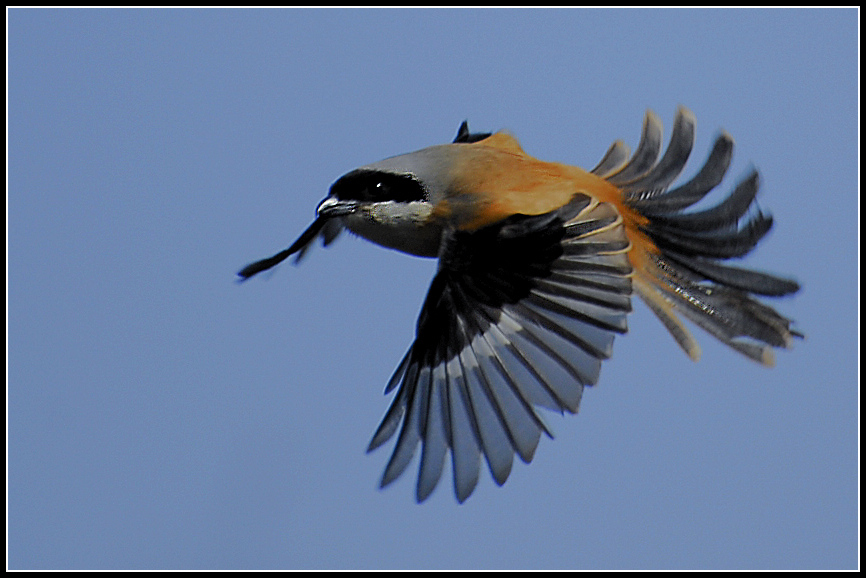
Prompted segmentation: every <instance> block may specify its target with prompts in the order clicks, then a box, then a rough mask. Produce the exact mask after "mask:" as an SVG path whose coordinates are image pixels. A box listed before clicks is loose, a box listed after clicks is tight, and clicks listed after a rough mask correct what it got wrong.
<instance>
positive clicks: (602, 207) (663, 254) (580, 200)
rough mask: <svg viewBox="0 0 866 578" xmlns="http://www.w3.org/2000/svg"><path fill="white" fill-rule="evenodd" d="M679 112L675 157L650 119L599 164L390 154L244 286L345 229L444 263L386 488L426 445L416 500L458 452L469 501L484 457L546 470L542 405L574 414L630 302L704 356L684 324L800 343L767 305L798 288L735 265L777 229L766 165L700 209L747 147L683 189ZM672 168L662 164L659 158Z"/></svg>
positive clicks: (497, 143) (412, 370) (478, 154)
mask: <svg viewBox="0 0 866 578" xmlns="http://www.w3.org/2000/svg"><path fill="white" fill-rule="evenodd" d="M694 131H695V118H694V116H693V115H692V113H691V112H690V111H689V110H687V109H685V108H683V107H680V108H679V109H678V111H677V114H676V118H675V120H674V125H673V129H672V134H671V137H670V143H669V145H668V148H667V149H666V151H665V152H664V154H661V157H660V153H661V148H662V124H661V122H660V120H659V118H658V117H657V116H656V115H655V114H654V113H653V112H652V111H648V112H647V113H646V116H645V118H644V122H643V130H642V134H641V138H640V142H639V144H638V147H637V149H636V150H635V153H634V155H631V156H630V151H629V148H628V147H627V146H626V145H625V144H623V143H622V142H621V141H617V142H615V143H614V144H613V145H612V146H611V147H610V148H609V149H608V151H607V153H606V154H605V155H604V157H603V158H602V159H601V161H600V162H599V163H598V164H597V165H596V166H595V168H593V169H592V170H589V171H586V170H583V169H581V168H578V167H575V166H570V165H565V164H560V163H553V162H545V161H541V160H539V159H536V158H533V157H532V156H530V155H528V154H526V153H525V152H524V151H523V149H522V148H521V146H520V144H518V142H517V140H516V139H515V138H514V137H512V136H511V135H509V134H507V133H505V132H497V133H472V132H470V131H469V128H468V125H467V123H466V122H463V124H462V125H461V126H460V128H459V131H458V133H457V136H456V138H455V139H454V141H453V142H451V143H449V144H443V145H438V146H432V147H429V148H425V149H422V150H419V151H416V152H413V153H409V154H404V155H400V156H395V157H391V158H387V159H385V160H383V161H379V162H376V163H373V164H370V165H367V166H364V167H361V168H359V169H355V170H353V171H351V172H349V173H347V174H346V175H344V176H342V177H340V178H339V179H338V180H337V181H336V182H334V184H333V185H332V186H331V188H330V192H329V194H328V196H327V197H326V198H325V199H324V200H323V201H322V202H321V203H319V205H318V208H317V209H316V219H315V221H313V224H312V225H310V227H309V228H308V229H307V230H306V231H304V232H303V233H302V234H301V236H300V237H299V238H298V239H297V240H296V241H295V242H294V243H293V244H292V245H291V246H290V247H289V248H288V249H286V250H284V251H281V252H280V253H277V254H276V255H274V256H273V257H270V258H267V259H263V260H261V261H257V262H255V263H252V264H250V265H248V266H246V267H244V268H243V269H242V270H241V271H240V272H239V273H238V275H239V276H240V277H241V279H242V280H245V279H248V278H250V277H252V276H253V275H255V274H257V273H259V272H261V271H264V270H266V269H269V268H271V267H273V266H275V265H277V264H278V263H280V262H281V261H283V260H284V259H286V258H288V257H289V256H291V255H295V262H296V263H297V262H298V261H300V259H301V258H302V257H303V256H304V254H305V253H306V251H307V249H308V248H309V247H310V246H311V245H312V244H313V242H314V241H315V240H316V239H317V238H321V239H322V242H323V244H324V245H325V246H327V245H329V244H330V243H331V242H333V241H334V239H335V238H336V237H337V236H338V235H339V234H340V232H341V231H342V230H343V229H348V230H349V231H351V232H353V233H356V234H357V235H360V236H361V237H364V238H366V239H368V240H369V241H372V242H374V243H377V244H379V245H382V246H384V247H388V248H391V249H396V250H399V251H403V252H405V253H409V254H411V255H417V256H420V257H435V258H437V259H438V260H439V265H438V270H437V272H436V275H435V277H434V278H433V282H432V284H431V286H430V289H429V291H428V293H427V297H426V299H425V301H424V305H423V307H422V309H421V314H420V317H419V319H418V323H417V329H416V334H415V340H414V342H413V343H412V345H411V346H410V347H409V350H408V352H406V354H405V356H404V357H403V359H402V361H400V363H399V365H398V366H397V369H396V371H395V372H394V374H393V376H392V377H391V379H390V380H389V381H388V384H387V386H386V388H385V393H386V394H388V393H391V392H392V391H394V390H396V394H395V395H394V398H393V401H392V402H391V405H390V407H389V408H388V410H387V412H386V413H385V416H384V418H383V420H382V422H381V425H379V427H378V429H377V430H376V432H375V434H374V435H373V438H372V441H371V442H370V445H369V448H368V451H372V450H374V449H376V448H378V447H380V446H381V445H382V444H384V443H385V442H387V441H388V440H389V439H391V438H392V437H393V436H394V435H395V434H396V435H397V440H396V443H395V445H394V448H393V451H392V454H391V458H390V460H389V461H388V464H387V466H386V468H385V472H384V474H383V476H382V480H381V487H385V486H387V485H388V484H390V483H391V482H393V481H394V480H395V479H397V478H398V477H399V476H400V475H401V474H402V473H403V472H404V471H405V469H406V468H407V466H408V465H409V463H410V462H411V460H412V458H413V456H414V454H415V453H416V451H417V449H418V446H419V445H420V446H421V458H420V465H419V471H418V478H417V485H416V499H417V500H418V501H419V502H421V501H423V500H425V499H426V498H427V497H428V496H429V495H430V493H431V492H432V491H433V489H434V488H435V487H436V485H437V483H438V482H439V479H440V477H441V475H442V472H443V469H444V465H445V461H446V459H447V457H448V455H449V454H450V459H451V472H452V475H453V482H454V492H455V495H456V497H457V500H458V501H459V502H463V501H464V500H466V499H467V498H468V497H469V495H470V494H471V493H472V491H473V490H474V489H475V487H476V484H477V482H478V477H479V470H480V468H481V463H482V459H483V460H484V461H486V463H487V466H488V468H489V470H490V473H491V474H492V476H493V479H494V480H495V481H496V483H497V484H499V485H502V484H503V483H505V481H506V479H507V478H508V475H509V473H510V471H511V467H512V463H513V459H514V455H515V454H517V455H518V456H519V457H520V459H521V460H523V461H524V462H527V463H528V462H530V461H531V460H532V457H533V454H534V452H535V449H536V447H537V445H538V442H539V439H540V437H541V434H542V433H544V434H546V435H547V436H549V437H553V436H552V435H551V433H550V431H549V429H548V427H547V426H546V425H545V422H544V420H543V419H542V416H541V414H540V413H539V408H544V409H548V410H554V411H558V412H569V413H576V412H577V410H578V405H579V404H580V400H581V396H582V395H583V390H584V387H585V386H589V385H593V384H595V383H596V382H597V380H598V377H599V370H600V367H601V362H602V360H604V359H606V358H608V357H610V355H611V352H612V345H613V340H614V336H615V335H616V334H618V333H625V332H626V331H627V325H626V318H627V316H628V313H629V312H630V311H631V307H632V302H631V297H632V295H633V294H636V295H638V296H639V297H640V298H641V300H643V302H644V303H646V304H647V306H649V308H650V309H651V310H652V312H653V313H655V315H656V316H657V317H658V318H659V319H660V320H661V322H662V323H663V324H664V326H665V327H666V328H667V330H668V331H669V332H670V334H671V335H672V336H673V338H674V340H675V341H676V343H678V344H679V346H680V347H681V348H682V349H683V351H685V353H686V355H688V356H689V357H690V358H692V359H694V360H697V359H698V358H699V356H700V348H699V346H698V344H697V342H696V341H695V339H694V338H693V337H692V334H691V333H690V331H689V329H688V328H687V327H686V326H685V325H684V323H683V321H682V319H681V318H686V319H688V320H689V321H691V322H692V323H694V324H695V325H697V326H699V327H700V328H702V329H704V330H706V331H707V332H709V333H710V334H711V335H713V336H714V337H716V338H717V339H719V340H720V341H721V342H723V343H725V344H726V345H728V346H730V347H731V348H733V349H735V350H736V351H738V352H739V353H741V354H743V355H745V356H746V357H749V358H751V359H753V360H755V361H757V362H759V363H761V364H764V365H772V364H773V348H777V347H785V348H787V347H790V346H791V343H792V341H793V339H794V338H795V337H802V334H801V333H799V332H798V331H796V330H795V329H794V328H792V322H791V320H789V319H787V318H785V317H784V316H782V315H781V314H779V313H778V312H777V311H776V310H775V309H773V308H772V307H770V306H769V305H767V304H765V303H764V302H762V301H760V300H759V298H761V297H779V296H783V295H789V294H792V293H795V292H796V291H797V290H798V289H799V286H798V284H797V283H796V282H795V281H793V280H790V279H786V278H782V277H779V276H776V275H771V274H768V273H764V272H759V271H754V270H750V269H746V268H743V267H739V266H734V265H730V264H728V263H727V262H726V261H728V260H730V259H734V258H738V257H742V256H744V255H746V254H747V253H749V252H750V251H751V250H752V249H754V248H755V246H756V245H757V243H758V242H759V241H760V240H761V238H762V237H764V235H766V233H767V232H768V231H769V230H770V228H771V226H772V223H773V221H772V218H771V217H770V216H769V215H767V214H765V213H763V212H761V211H760V210H759V209H757V208H756V206H755V205H754V200H755V195H756V194H757V192H758V182H759V181H758V173H757V171H755V170H752V171H751V172H750V173H749V174H748V175H747V176H746V177H745V178H744V179H743V180H742V181H740V182H739V184H737V185H736V186H735V187H734V188H733V191H732V192H731V193H730V194H729V195H728V196H727V197H726V198H724V199H723V200H721V201H720V202H719V203H718V204H716V205H715V206H712V207H710V208H705V209H700V210H695V209H692V210H688V209H689V208H690V207H692V205H694V204H695V203H697V202H698V201H700V200H701V199H703V198H704V196H705V195H707V193H709V192H710V191H711V190H712V189H714V188H715V187H716V185H718V184H719V183H720V182H721V181H722V179H723V178H724V176H725V173H726V171H727V169H728V165H729V163H730V161H731V155H732V151H733V139H732V138H731V137H730V136H729V135H728V134H727V133H726V132H724V131H723V132H721V133H720V134H719V135H718V137H717V138H716V140H715V143H714V145H713V147H712V150H711V151H710V154H709V156H708V158H707V160H706V162H705V163H704V165H703V167H702V168H701V169H700V170H699V171H698V172H697V174H696V175H695V176H694V177H692V178H691V179H689V180H687V181H685V182H684V183H682V184H679V185H678V186H675V187H672V184H673V183H674V181H675V180H676V179H677V177H678V176H679V174H680V172H681V171H682V170H683V168H684V166H685V164H686V161H687V159H688V157H689V154H690V152H691V149H692V145H693V142H694ZM659 157H660V158H659Z"/></svg>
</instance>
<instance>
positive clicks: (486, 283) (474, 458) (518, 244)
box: [368, 194, 632, 502]
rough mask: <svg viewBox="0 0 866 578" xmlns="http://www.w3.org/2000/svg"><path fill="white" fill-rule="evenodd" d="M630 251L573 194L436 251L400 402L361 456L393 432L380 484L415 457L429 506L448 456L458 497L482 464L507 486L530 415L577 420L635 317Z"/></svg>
mask: <svg viewBox="0 0 866 578" xmlns="http://www.w3.org/2000/svg"><path fill="white" fill-rule="evenodd" d="M628 248H629V242H628V240H627V238H626V236H625V232H624V230H623V225H622V218H621V216H620V215H619V214H618V213H617V212H616V210H615V209H614V208H613V207H612V206H610V205H608V204H605V203H599V202H597V201H595V200H594V199H592V198H590V197H589V196H586V195H583V194H576V195H575V196H574V198H573V199H572V201H571V202H570V203H569V204H567V205H566V206H564V207H562V208H560V209H558V210H556V211H553V212H551V213H547V214H543V215H536V216H526V215H515V216H512V217H510V218H508V219H506V220H504V221H502V222H500V223H497V224H494V225H491V226H488V227H486V228H483V229H480V230H478V231H474V232H471V233H470V232H461V231H456V232H453V233H452V234H450V236H449V237H448V238H447V240H446V241H445V244H444V247H443V250H442V254H441V257H440V268H439V271H438V273H437V274H436V277H435V278H434V280H433V283H432V285H431V287H430V290H429V292H428V294H427V298H426V300H425V302H424V306H423V309H422V311H421V315H420V318H419V320H418V326H417V333H416V338H415V341H414V342H413V344H412V346H411V347H410V348H409V351H408V352H407V353H406V355H405V357H404V358H403V361H402V362H401V363H400V365H399V367H398V368H397V371H396V372H395V373H394V375H393V377H392V378H391V380H390V382H389V384H388V387H387V389H386V392H390V391H391V390H393V389H394V388H397V393H396V396H395V398H394V400H393V402H392V404H391V406H390V408H389V409H388V411H387V413H386V415H385V417H384V419H383V420H382V423H381V425H380V426H379V428H378V430H377V431H376V433H375V435H374V436H373V439H372V441H371V442H370V446H369V450H368V451H372V450H373V449H375V448H377V447H379V446H381V445H382V444H383V443H385V442H386V441H387V440H389V439H390V438H391V437H393V436H394V434H395V433H396V434H397V441H396V445H395V447H394V450H393V453H392V455H391V459H390V460H389V462H388V465H387V467H386V468H385V473H384V475H383V477H382V482H381V484H382V486H383V487H384V486H386V485H388V484H389V483H391V482H392V481H394V480H395V479H396V478H397V477H399V476H400V475H401V474H402V473H403V472H404V471H405V469H406V467H407V466H408V465H409V463H410V462H411V460H412V458H413V456H414V454H415V452H416V451H417V449H418V446H419V445H420V446H421V459H420V466H419V474H418V483H417V488H416V497H417V500H418V501H419V502H420V501H423V500H425V499H426V498H427V497H428V496H429V495H430V493H431V492H432V491H433V489H434V488H435V487H436V484H437V483H438V481H439V478H440V477H441V475H442V471H443V468H444V465H445V460H446V457H447V455H448V454H449V453H450V455H451V469H452V472H453V476H454V490H455V494H456V496H457V499H458V501H460V502H463V501H464V500H466V498H468V497H469V495H470V494H471V493H472V491H473V490H474V488H475V486H476V484H477V482H478V475H479V469H480V464H481V458H482V457H483V458H484V460H485V461H486V462H487V465H488V468H489V469H490V472H491V474H492V476H493V479H494V480H495V481H496V483H498V484H503V483H504V482H505V480H506V479H507V478H508V475H509V473H510V471H511V466H512V462H513V457H514V454H515V453H516V454H517V455H518V456H519V457H520V459H521V460H523V461H524V462H529V461H530V460H532V457H533V454H534V452H535V448H536V446H537V445H538V441H539V439H540V437H541V434H542V433H545V434H547V435H550V432H549V430H548V429H547V427H546V426H545V423H544V421H543V419H542V417H541V415H540V414H539V412H538V408H546V409H551V410H555V411H560V412H562V411H568V412H571V413H574V412H576V411H577V409H578V406H579V404H580V399H581V395H582V393H583V388H584V386H587V385H592V384H594V383H595V382H596V380H597V379H598V375H599V369H600V365H601V361H602V360H603V359H606V358H607V357H609V356H610V354H611V349H612V345H613V338H614V336H615V334H617V333H624V332H625V331H626V328H627V327H626V315H627V314H628V312H629V311H630V310H631V300H630V295H631V279H630V275H631V271H632V268H631V265H630V264H629V261H628V258H627V256H626V251H627V250H628Z"/></svg>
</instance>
